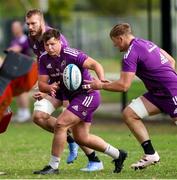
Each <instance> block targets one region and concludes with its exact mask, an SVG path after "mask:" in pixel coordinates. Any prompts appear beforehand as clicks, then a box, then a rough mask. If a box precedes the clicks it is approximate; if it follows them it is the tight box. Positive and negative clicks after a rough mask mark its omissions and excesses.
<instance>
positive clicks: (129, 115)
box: [122, 107, 138, 123]
mask: <svg viewBox="0 0 177 180" xmlns="http://www.w3.org/2000/svg"><path fill="white" fill-rule="evenodd" d="M122 115H123V120H124V121H125V123H129V122H131V121H132V120H133V119H137V118H138V116H137V115H136V113H135V112H134V111H133V110H132V109H131V108H130V107H126V108H125V109H124V110H123V112H122Z"/></svg>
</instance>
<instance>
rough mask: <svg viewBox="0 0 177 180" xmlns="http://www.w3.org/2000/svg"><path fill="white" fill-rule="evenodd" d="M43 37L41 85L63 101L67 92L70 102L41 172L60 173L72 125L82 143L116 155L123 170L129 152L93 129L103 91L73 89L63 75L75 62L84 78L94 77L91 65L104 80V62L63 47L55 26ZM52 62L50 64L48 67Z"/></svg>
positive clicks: (109, 154) (118, 167)
mask: <svg viewBox="0 0 177 180" xmlns="http://www.w3.org/2000/svg"><path fill="white" fill-rule="evenodd" d="M43 41H44V47H45V50H46V53H44V54H43V55H42V56H41V57H40V61H39V72H40V75H39V80H38V82H39V89H40V91H41V92H45V93H51V94H53V95H56V97H57V98H58V102H59V105H60V104H61V102H62V97H63V96H65V97H66V98H67V99H69V105H68V107H67V109H66V110H65V111H64V112H62V113H61V114H60V115H59V117H58V118H57V121H56V124H55V126H54V138H53V144H52V153H51V159H50V161H49V163H48V165H47V166H45V167H44V169H42V170H40V171H37V173H38V174H57V173H59V170H58V168H59V165H60V159H61V155H62V153H63V150H64V145H65V143H66V137H67V130H68V129H69V128H72V133H73V136H74V139H75V141H76V142H77V143H78V144H80V145H82V146H86V147H89V148H91V149H95V150H97V151H100V152H103V153H105V154H107V155H108V156H110V157H112V158H113V162H114V164H115V169H114V172H115V173H119V172H121V170H122V168H123V162H124V160H125V159H126V157H127V153H126V152H125V151H123V150H119V149H117V148H115V147H113V146H111V145H110V144H108V143H107V142H105V141H104V140H103V139H102V138H100V137H98V136H95V135H93V134H90V133H89V131H90V127H91V122H92V117H93V113H94V111H95V110H96V109H97V108H98V106H99V105H100V93H99V91H92V92H87V91H86V90H83V89H82V88H81V87H80V88H79V89H78V90H76V91H69V90H68V89H67V88H66V87H65V86H64V84H63V79H62V74H63V71H64V69H65V67H66V66H67V65H68V64H70V63H73V64H76V65H77V66H78V67H79V68H80V70H81V73H82V76H83V79H87V80H91V76H90V74H89V72H88V69H91V70H94V71H95V72H96V74H97V76H98V78H99V79H100V80H104V71H103V68H102V66H101V65H100V64H99V63H98V62H96V61H95V60H94V59H92V58H90V57H88V56H87V55H86V54H85V53H83V52H80V51H78V50H76V49H72V48H69V47H66V48H65V47H62V46H61V42H60V33H59V32H58V31H57V30H55V29H50V30H48V31H46V32H45V33H44V35H43ZM49 66H50V68H48V67H49ZM49 79H50V80H52V81H53V87H52V86H50V85H49V84H48V80H49ZM56 82H59V83H56Z"/></svg>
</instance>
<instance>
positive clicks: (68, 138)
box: [67, 133, 75, 143]
mask: <svg viewBox="0 0 177 180" xmlns="http://www.w3.org/2000/svg"><path fill="white" fill-rule="evenodd" d="M67 142H68V143H73V142H75V141H74V139H73V138H72V136H71V135H69V133H67Z"/></svg>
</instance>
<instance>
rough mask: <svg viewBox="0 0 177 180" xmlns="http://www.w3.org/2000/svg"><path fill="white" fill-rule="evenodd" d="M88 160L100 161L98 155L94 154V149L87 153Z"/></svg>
mask: <svg viewBox="0 0 177 180" xmlns="http://www.w3.org/2000/svg"><path fill="white" fill-rule="evenodd" d="M87 157H88V160H89V161H93V162H100V160H99V158H98V156H97V155H96V153H95V151H93V152H92V153H91V154H87Z"/></svg>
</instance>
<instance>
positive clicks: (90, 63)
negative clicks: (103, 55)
mask: <svg viewBox="0 0 177 180" xmlns="http://www.w3.org/2000/svg"><path fill="white" fill-rule="evenodd" d="M83 67H84V68H87V69H91V70H94V71H95V73H96V74H97V76H98V78H99V79H100V80H105V77H104V69H103V67H102V65H101V64H100V63H98V62H97V61H95V60H94V59H92V58H91V57H88V58H87V59H86V60H85V62H84V64H83Z"/></svg>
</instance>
